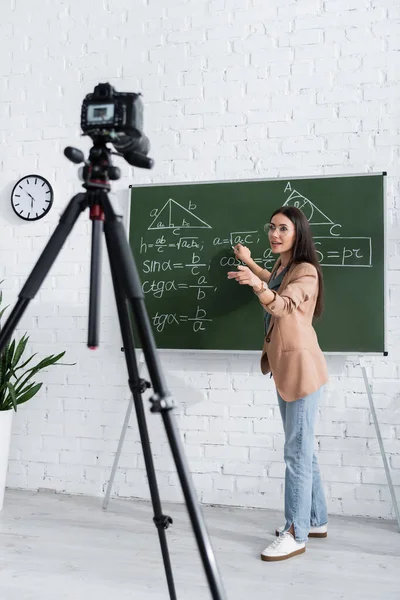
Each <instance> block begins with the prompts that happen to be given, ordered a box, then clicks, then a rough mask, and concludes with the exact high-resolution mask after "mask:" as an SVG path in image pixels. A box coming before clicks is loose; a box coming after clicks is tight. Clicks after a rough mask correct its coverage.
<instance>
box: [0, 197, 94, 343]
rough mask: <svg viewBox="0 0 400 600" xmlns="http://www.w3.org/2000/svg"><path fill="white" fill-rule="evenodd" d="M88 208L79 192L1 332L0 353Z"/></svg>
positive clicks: (47, 245) (67, 209) (19, 295)
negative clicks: (79, 218) (80, 216)
mask: <svg viewBox="0 0 400 600" xmlns="http://www.w3.org/2000/svg"><path fill="white" fill-rule="evenodd" d="M85 208H87V197H86V194H85V193H82V194H77V195H76V196H74V197H73V198H72V200H71V201H70V202H69V204H68V206H67V208H66V209H65V211H64V212H63V214H62V215H61V218H60V222H59V224H58V225H57V227H56V228H55V230H54V232H53V235H52V236H51V238H50V239H49V241H48V242H47V244H46V246H45V248H44V250H43V252H42V254H41V255H40V257H39V260H38V261H37V263H36V265H35V266H34V267H33V269H32V271H31V274H30V275H29V277H28V279H27V280H26V283H25V285H24V287H23V288H22V290H21V292H20V293H19V294H18V298H19V300H18V302H17V304H16V305H15V306H14V308H13V310H12V311H11V313H10V315H9V317H8V319H7V321H6V322H5V323H4V327H3V328H2V330H1V333H0V354H1V352H2V350H4V348H5V346H6V345H7V343H8V341H9V340H10V338H11V336H12V334H13V332H14V330H15V328H16V326H17V325H18V322H19V320H20V319H21V317H22V315H23V314H24V312H25V310H26V308H27V306H28V304H29V302H30V301H31V300H32V298H34V297H35V296H36V294H37V292H38V290H39V288H40V286H41V285H42V283H43V281H44V279H45V277H46V275H47V273H48V272H49V271H50V269H51V267H52V265H53V263H54V261H55V260H56V258H57V256H58V254H59V252H60V250H61V248H62V247H63V245H64V242H65V240H66V239H67V237H68V235H69V233H70V232H71V230H72V228H73V226H74V225H75V223H76V221H77V220H78V217H79V215H80V213H81V212H82V211H84V210H85Z"/></svg>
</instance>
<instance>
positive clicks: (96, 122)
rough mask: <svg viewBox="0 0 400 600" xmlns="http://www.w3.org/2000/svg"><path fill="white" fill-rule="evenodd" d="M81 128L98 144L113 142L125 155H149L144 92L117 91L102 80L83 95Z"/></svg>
mask: <svg viewBox="0 0 400 600" xmlns="http://www.w3.org/2000/svg"><path fill="white" fill-rule="evenodd" d="M81 128H82V131H83V134H84V135H89V136H90V137H91V138H92V140H93V141H94V142H95V143H96V142H101V143H106V142H111V143H112V144H113V146H114V147H115V149H116V150H117V152H120V153H121V154H122V155H123V156H124V157H125V158H127V155H128V153H130V156H131V158H132V153H134V154H135V155H142V156H143V155H144V156H147V154H148V152H149V150H150V143H149V140H148V138H147V137H146V136H145V135H144V134H143V102H142V98H141V95H140V94H136V93H131V92H116V91H115V89H114V88H113V87H112V86H111V85H110V84H109V83H99V84H98V85H96V87H95V88H94V91H93V93H91V94H87V96H86V97H85V98H84V100H83V102H82V110H81ZM137 159H138V156H136V159H135V160H137ZM127 160H128V159H127ZM129 162H131V161H129Z"/></svg>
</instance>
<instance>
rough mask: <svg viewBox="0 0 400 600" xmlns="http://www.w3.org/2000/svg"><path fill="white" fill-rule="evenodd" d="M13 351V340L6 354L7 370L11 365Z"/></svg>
mask: <svg viewBox="0 0 400 600" xmlns="http://www.w3.org/2000/svg"><path fill="white" fill-rule="evenodd" d="M14 350H15V340H13V341H12V342H11V344H10V347H9V349H8V353H7V358H8V361H7V368H8V369H9V368H10V367H11V365H12V361H13V356H14Z"/></svg>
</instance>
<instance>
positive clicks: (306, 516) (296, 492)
mask: <svg viewBox="0 0 400 600" xmlns="http://www.w3.org/2000/svg"><path fill="white" fill-rule="evenodd" d="M322 389H323V388H320V389H319V390H317V391H316V392H314V393H312V394H309V395H308V396H305V397H304V398H300V400H295V402H285V401H284V400H282V398H281V397H280V396H279V393H278V402H279V408H280V411H281V415H282V421H283V429H284V432H285V449H284V458H285V463H286V472H285V519H286V524H285V531H288V530H289V529H290V527H291V526H292V525H293V526H294V532H295V537H296V540H297V541H298V542H306V541H307V536H308V533H309V530H310V525H311V526H313V527H319V526H320V525H325V524H326V523H327V522H328V514H327V508H326V500H325V495H324V490H323V488H322V481H321V475H320V472H319V467H318V462H317V457H316V456H315V454H314V427H315V420H316V415H317V408H318V400H319V398H320V396H321V392H322Z"/></svg>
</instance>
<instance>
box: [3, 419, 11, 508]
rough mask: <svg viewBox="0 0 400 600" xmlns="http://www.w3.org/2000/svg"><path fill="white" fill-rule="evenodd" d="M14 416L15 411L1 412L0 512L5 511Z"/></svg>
mask: <svg viewBox="0 0 400 600" xmlns="http://www.w3.org/2000/svg"><path fill="white" fill-rule="evenodd" d="M13 415H14V410H13V409H12V410H0V510H3V502H4V490H5V487H6V477H7V469H8V455H9V452H10V439H11V428H12V421H13Z"/></svg>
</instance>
